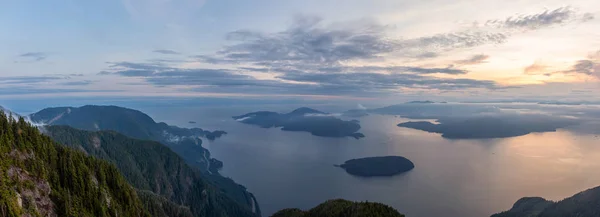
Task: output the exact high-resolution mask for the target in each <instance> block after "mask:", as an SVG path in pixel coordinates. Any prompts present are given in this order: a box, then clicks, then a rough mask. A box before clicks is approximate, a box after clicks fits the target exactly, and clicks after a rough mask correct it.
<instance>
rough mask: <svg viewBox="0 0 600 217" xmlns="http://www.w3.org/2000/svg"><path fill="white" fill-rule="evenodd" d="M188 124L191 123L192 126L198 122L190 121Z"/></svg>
mask: <svg viewBox="0 0 600 217" xmlns="http://www.w3.org/2000/svg"><path fill="white" fill-rule="evenodd" d="M188 123H190V124H195V123H196V122H195V121H189V122H188Z"/></svg>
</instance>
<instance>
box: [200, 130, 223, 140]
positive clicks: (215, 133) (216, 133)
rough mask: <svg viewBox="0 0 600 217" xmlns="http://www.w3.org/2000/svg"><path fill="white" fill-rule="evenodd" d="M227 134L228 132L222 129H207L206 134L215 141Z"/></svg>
mask: <svg viewBox="0 0 600 217" xmlns="http://www.w3.org/2000/svg"><path fill="white" fill-rule="evenodd" d="M225 134H227V132H225V131H222V130H215V131H212V132H211V131H206V134H205V135H204V136H205V137H206V138H207V139H208V140H210V141H213V140H215V139H217V138H221V136H223V135H225Z"/></svg>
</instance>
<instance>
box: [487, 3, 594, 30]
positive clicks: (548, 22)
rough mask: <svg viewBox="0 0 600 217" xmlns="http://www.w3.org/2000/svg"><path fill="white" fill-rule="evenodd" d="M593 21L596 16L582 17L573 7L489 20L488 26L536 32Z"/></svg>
mask: <svg viewBox="0 0 600 217" xmlns="http://www.w3.org/2000/svg"><path fill="white" fill-rule="evenodd" d="M592 19H594V16H593V15H592V14H590V13H586V14H583V15H581V16H580V15H579V14H578V13H577V11H575V10H574V9H573V8H571V7H560V8H557V9H554V10H546V11H544V12H541V13H538V14H531V15H520V16H512V17H508V18H506V19H504V20H489V21H487V22H486V24H487V25H490V26H496V27H501V28H514V29H529V30H535V29H540V28H544V27H550V26H554V25H560V24H565V23H569V22H572V21H576V20H580V21H582V22H585V21H589V20H592Z"/></svg>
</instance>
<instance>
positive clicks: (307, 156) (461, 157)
mask: <svg viewBox="0 0 600 217" xmlns="http://www.w3.org/2000/svg"><path fill="white" fill-rule="evenodd" d="M253 110H256V109H252V108H246V109H245V110H243V109H239V108H202V109H199V108H193V109H192V108H188V109H173V110H171V111H160V112H158V111H150V112H149V113H150V114H151V115H153V116H156V115H158V117H159V118H158V119H159V120H161V121H167V122H169V123H173V124H178V125H181V126H189V124H188V121H189V120H197V122H198V125H199V126H203V127H207V128H209V129H223V130H226V131H228V132H229V135H227V136H225V137H223V138H221V139H218V140H217V141H215V142H210V143H207V144H205V146H207V147H208V148H209V149H210V150H211V152H212V153H213V156H214V157H216V158H218V159H220V160H223V161H224V162H225V167H224V169H223V171H222V173H223V174H224V175H226V176H230V177H232V178H233V179H234V180H236V181H237V182H239V183H241V184H243V185H245V186H246V187H248V189H249V190H250V191H251V192H253V193H255V195H256V196H257V198H258V200H259V203H260V205H261V208H262V209H263V211H264V214H266V215H268V214H272V213H273V212H275V211H277V210H279V209H282V208H289V207H297V208H303V209H305V208H310V207H313V206H315V205H317V204H318V203H320V202H323V201H325V200H327V199H332V198H345V199H349V200H369V201H377V202H382V203H386V204H389V205H391V206H394V207H395V208H397V209H398V210H399V211H401V212H403V213H405V214H407V215H408V216H413V217H420V216H444V215H445V216H467V217H468V216H489V215H490V214H492V213H494V212H499V211H502V210H506V209H508V208H509V207H511V206H512V204H513V203H514V202H515V201H516V200H517V199H519V198H521V197H523V196H542V197H545V198H547V199H553V200H559V199H562V198H564V197H567V196H570V195H572V194H574V193H576V192H579V191H582V190H585V189H587V188H590V187H594V186H597V185H600V174H598V173H597V171H598V170H599V169H600V162H598V161H597V159H600V158H599V157H600V146H599V145H598V142H599V141H600V140H599V139H598V138H597V137H595V136H590V135H578V134H573V133H571V132H568V131H558V132H550V133H534V134H529V135H525V136H520V137H514V138H507V139H487V140H448V139H444V138H441V136H440V135H438V134H433V133H427V132H423V131H419V130H413V129H407V128H400V127H397V126H396V125H397V124H398V123H400V122H403V121H407V119H402V118H398V117H394V116H381V115H370V116H366V117H362V118H359V120H360V121H361V125H362V126H363V129H361V132H363V133H364V134H365V135H366V136H367V137H366V138H364V139H361V140H355V139H352V138H322V137H315V136H311V135H310V134H309V133H302V132H284V131H281V130H279V129H263V128H259V127H256V126H250V125H244V124H240V123H236V122H235V121H233V120H232V119H231V118H229V117H230V116H232V115H239V114H243V113H245V112H248V111H253ZM280 110H281V111H286V110H285V109H280ZM182 111H184V112H182ZM181 114H185V116H182V115H181ZM381 155H401V156H405V157H407V158H408V159H410V160H411V161H413V162H414V163H415V166H416V167H415V169H414V170H413V171H410V172H408V173H406V174H403V175H399V176H394V177H389V178H358V177H354V176H350V175H348V174H346V173H345V171H343V170H341V169H339V168H336V167H333V165H334V164H339V163H342V162H344V161H346V160H348V159H352V158H359V157H368V156H381Z"/></svg>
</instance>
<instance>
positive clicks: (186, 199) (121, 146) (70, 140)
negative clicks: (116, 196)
mask: <svg viewBox="0 0 600 217" xmlns="http://www.w3.org/2000/svg"><path fill="white" fill-rule="evenodd" d="M46 131H47V134H48V135H50V136H51V137H52V138H53V139H55V140H56V141H58V142H60V143H62V144H65V145H66V146H69V147H71V148H73V149H78V150H82V151H83V152H85V153H87V154H89V155H91V156H94V157H98V158H101V159H104V160H107V161H109V162H111V163H114V164H115V165H117V167H118V168H119V170H120V171H121V173H122V174H124V176H125V178H126V179H127V180H128V181H129V183H131V184H132V185H133V186H134V187H136V188H137V189H140V190H144V191H150V192H153V193H155V194H158V195H160V196H163V197H165V198H167V199H169V201H172V202H174V203H176V204H183V205H185V206H187V207H189V208H190V210H191V213H192V214H193V215H194V216H240V217H242V216H255V215H254V214H253V213H252V212H251V210H250V209H248V208H246V206H244V205H242V204H239V203H237V202H236V201H234V200H232V199H231V198H230V197H228V196H227V195H226V194H225V193H223V191H224V190H225V189H219V188H218V187H215V186H213V184H211V183H208V182H207V181H206V180H204V179H203V178H202V177H201V174H200V171H199V170H197V169H195V168H192V167H190V166H188V164H186V162H185V161H184V160H183V159H182V158H181V157H179V155H177V154H176V153H175V152H173V151H171V150H170V149H169V148H168V147H166V146H164V145H162V144H160V143H158V142H155V141H148V140H138V139H132V138H129V137H126V136H124V135H122V134H119V133H117V132H114V131H96V132H91V131H83V130H77V129H74V128H71V127H68V126H48V127H46ZM251 199H252V197H251V195H248V196H247V198H246V200H251Z"/></svg>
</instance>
